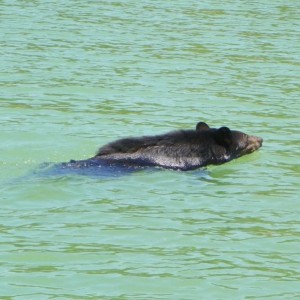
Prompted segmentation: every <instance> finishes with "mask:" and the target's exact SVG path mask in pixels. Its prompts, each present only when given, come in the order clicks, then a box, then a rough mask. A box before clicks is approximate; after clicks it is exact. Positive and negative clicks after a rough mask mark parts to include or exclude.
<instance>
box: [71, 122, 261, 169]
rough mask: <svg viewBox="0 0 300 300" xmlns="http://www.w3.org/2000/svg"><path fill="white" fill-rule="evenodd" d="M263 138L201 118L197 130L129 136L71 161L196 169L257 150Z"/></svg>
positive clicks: (81, 164)
mask: <svg viewBox="0 0 300 300" xmlns="http://www.w3.org/2000/svg"><path fill="white" fill-rule="evenodd" d="M262 141H263V140H262V139H261V138H260V137H256V136H250V135H247V134H245V133H243V132H240V131H236V130H230V129H229V128H228V127H221V128H219V129H216V128H210V127H209V126H208V125H207V124H206V123H204V122H199V123H198V124H197V126H196V129H195V130H178V131H172V132H169V133H166V134H161V135H155V136H142V137H129V138H124V139H120V140H117V141H114V142H111V143H109V144H107V145H104V146H103V147H101V148H100V149H99V150H98V152H97V154H96V155H95V156H94V157H92V158H90V159H87V160H81V161H80V160H79V161H70V162H69V163H67V164H66V165H69V166H73V167H78V168H81V167H89V166H97V165H99V166H102V165H103V166H117V167H123V166H124V167H145V166H158V167H162V168H168V169H175V170H184V171H186V170H193V169H197V168H200V167H205V166H207V165H217V164H223V163H226V162H228V161H231V160H232V159H235V158H238V157H241V156H243V155H246V154H249V153H252V152H254V151H255V150H257V149H259V148H260V147H261V146H262Z"/></svg>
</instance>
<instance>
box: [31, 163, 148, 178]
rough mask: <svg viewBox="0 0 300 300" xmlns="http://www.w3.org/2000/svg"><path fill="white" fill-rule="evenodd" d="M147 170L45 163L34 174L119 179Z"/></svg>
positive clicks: (143, 168)
mask: <svg viewBox="0 0 300 300" xmlns="http://www.w3.org/2000/svg"><path fill="white" fill-rule="evenodd" d="M142 170H145V167H125V166H114V165H99V164H97V165H96V164H86V165H83V164H81V165H78V164H77V163H74V162H72V161H71V162H69V163H43V164H41V165H40V166H39V167H38V168H37V169H36V170H35V171H34V172H33V173H34V175H36V176H41V177H61V176H72V175H81V176H89V177H97V178H107V179H111V178H118V177H121V176H126V175H130V174H132V173H135V172H138V171H142Z"/></svg>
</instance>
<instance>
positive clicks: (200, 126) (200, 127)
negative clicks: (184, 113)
mask: <svg viewBox="0 0 300 300" xmlns="http://www.w3.org/2000/svg"><path fill="white" fill-rule="evenodd" d="M207 129H209V126H208V125H207V124H206V123H204V122H198V123H197V125H196V131H200V130H207Z"/></svg>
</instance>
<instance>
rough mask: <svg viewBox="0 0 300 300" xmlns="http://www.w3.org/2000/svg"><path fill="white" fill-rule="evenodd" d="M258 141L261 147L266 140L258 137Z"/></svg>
mask: <svg viewBox="0 0 300 300" xmlns="http://www.w3.org/2000/svg"><path fill="white" fill-rule="evenodd" d="M257 141H258V143H259V144H260V146H261V145H262V143H263V141H264V140H263V139H262V138H261V137H259V136H258V137H257Z"/></svg>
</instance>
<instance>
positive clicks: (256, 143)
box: [247, 135, 263, 152]
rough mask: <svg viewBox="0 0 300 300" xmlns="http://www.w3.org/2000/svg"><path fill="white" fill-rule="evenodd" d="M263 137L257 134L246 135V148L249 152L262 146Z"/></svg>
mask: <svg viewBox="0 0 300 300" xmlns="http://www.w3.org/2000/svg"><path fill="white" fill-rule="evenodd" d="M262 143H263V139H262V138H261V137H258V136H254V135H252V136H249V137H248V146H247V148H248V149H249V150H250V152H253V151H255V150H257V149H259V148H260V147H261V146H262Z"/></svg>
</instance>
